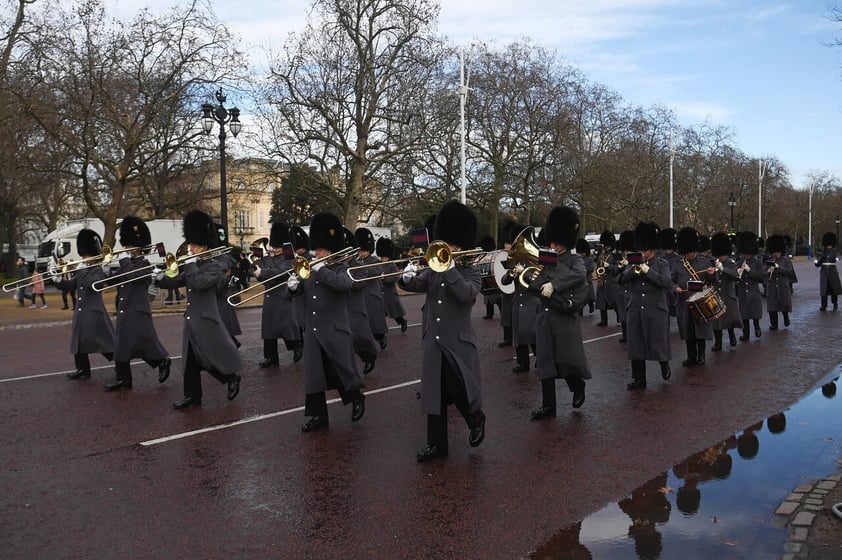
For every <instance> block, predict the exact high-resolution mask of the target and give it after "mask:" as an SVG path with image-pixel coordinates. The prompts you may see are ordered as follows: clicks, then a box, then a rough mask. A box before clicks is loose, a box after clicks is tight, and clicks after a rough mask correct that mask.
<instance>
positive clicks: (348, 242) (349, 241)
mask: <svg viewBox="0 0 842 560" xmlns="http://www.w3.org/2000/svg"><path fill="white" fill-rule="evenodd" d="M342 230H343V232H342V233H343V235H344V236H345V247H351V248H356V247H357V238H356V237H354V232H353V231H351V230H350V229H348V228H346V227H343V228H342Z"/></svg>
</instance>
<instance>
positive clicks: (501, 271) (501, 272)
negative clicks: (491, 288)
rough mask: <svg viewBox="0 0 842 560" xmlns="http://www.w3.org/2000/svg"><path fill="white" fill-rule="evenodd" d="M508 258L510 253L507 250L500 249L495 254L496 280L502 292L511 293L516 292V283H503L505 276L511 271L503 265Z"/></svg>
mask: <svg viewBox="0 0 842 560" xmlns="http://www.w3.org/2000/svg"><path fill="white" fill-rule="evenodd" d="M508 258H509V253H508V252H506V251H498V252H497V253H496V254H495V255H494V281H495V282H496V283H497V287H498V288H500V291H501V292H503V293H504V294H510V295H511V294H513V293H515V283H514V282H512V283H511V284H503V277H504V276H505V275H506V274H508V273H509V270H508V269H507V268H506V267H504V266H503V263H504V262H506V260H507V259H508Z"/></svg>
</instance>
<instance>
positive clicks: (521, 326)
mask: <svg viewBox="0 0 842 560" xmlns="http://www.w3.org/2000/svg"><path fill="white" fill-rule="evenodd" d="M500 282H501V283H502V284H504V285H508V284H514V286H515V291H514V293H513V294H512V340H513V342H514V343H515V344H516V345H520V344H529V345H535V343H536V339H535V326H536V324H537V323H538V307H539V306H540V302H539V301H538V296H536V295H535V294H533V293H532V292H530V291H529V290H528V289H527V288H524V287H523V286H521V284H520V280H518V279H517V278H513V277H512V275H511V274H506V275H505V276H503V279H502V280H500Z"/></svg>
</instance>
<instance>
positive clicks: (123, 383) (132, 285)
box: [105, 216, 172, 391]
mask: <svg viewBox="0 0 842 560" xmlns="http://www.w3.org/2000/svg"><path fill="white" fill-rule="evenodd" d="M120 244H121V245H122V246H123V248H124V249H133V250H130V251H122V252H121V253H120V256H119V257H118V260H119V263H120V269H119V271H118V273H119V274H120V282H122V285H121V286H120V291H119V296H118V297H117V302H118V311H117V338H116V340H115V344H114V371H115V372H116V374H117V380H116V381H115V382H114V383H109V384H108V385H106V386H105V390H106V391H119V390H122V389H131V388H132V366H131V360H132V358H140V359H142V360H143V361H145V362H146V363H147V364H149V366H150V367H153V368H158V381H159V382H160V383H163V382H164V381H166V380H167V378H168V377H169V376H170V366H171V364H172V360H171V359H170V356H169V353H168V352H167V349H166V348H164V346H163V344H161V341H160V340H159V339H158V333H157V332H156V331H155V324H154V323H153V322H152V308H151V307H150V306H149V285H150V284H151V283H152V274H151V270H152V267H151V265H150V264H149V261H148V260H146V258H145V257H144V256H143V254H144V252H146V251H148V250H149V249H150V248H151V245H152V237H151V235H150V233H149V227H148V226H147V225H146V224H145V223H143V220H141V219H140V218H138V217H137V216H126V217H125V218H123V222H122V223H121V224H120Z"/></svg>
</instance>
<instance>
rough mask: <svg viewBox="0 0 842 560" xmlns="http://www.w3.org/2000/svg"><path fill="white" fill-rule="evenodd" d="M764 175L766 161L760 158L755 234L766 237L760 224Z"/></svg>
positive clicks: (758, 163)
mask: <svg viewBox="0 0 842 560" xmlns="http://www.w3.org/2000/svg"><path fill="white" fill-rule="evenodd" d="M765 175H766V162H765V161H763V160H762V159H761V160H759V161H758V162H757V235H759V236H760V237H763V238H764V239H765V238H766V236H765V235H763V230H762V229H761V228H760V226H761V223H762V222H761V217H762V214H763V177H764V176H765Z"/></svg>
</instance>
